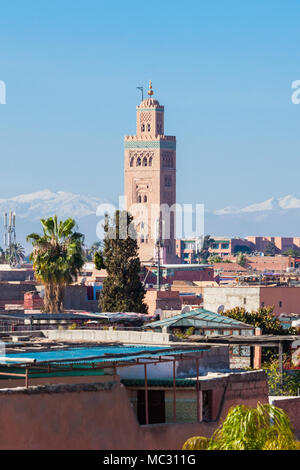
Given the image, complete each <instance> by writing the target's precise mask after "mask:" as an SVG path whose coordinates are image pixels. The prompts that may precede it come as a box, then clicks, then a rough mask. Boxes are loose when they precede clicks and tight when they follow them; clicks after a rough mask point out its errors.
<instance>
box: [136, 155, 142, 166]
mask: <svg viewBox="0 0 300 470" xmlns="http://www.w3.org/2000/svg"><path fill="white" fill-rule="evenodd" d="M141 164H142V160H141V157H138V158H137V160H136V166H141Z"/></svg>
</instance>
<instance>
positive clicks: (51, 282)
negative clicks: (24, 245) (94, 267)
mask: <svg viewBox="0 0 300 470" xmlns="http://www.w3.org/2000/svg"><path fill="white" fill-rule="evenodd" d="M41 224H42V227H43V234H42V235H39V234H37V233H31V234H30V235H28V237H27V241H30V242H31V243H32V245H33V251H32V253H31V255H30V260H31V261H32V262H33V267H34V270H35V276H36V278H37V279H39V280H40V281H41V282H42V283H43V284H44V286H45V296H44V310H45V312H49V313H59V312H62V310H63V308H62V303H63V294H64V289H65V287H66V286H67V285H68V284H71V283H72V282H73V281H75V280H76V279H77V276H78V274H79V272H80V269H81V268H82V266H83V264H84V255H83V249H82V246H83V241H84V236H83V235H82V234H81V233H79V232H77V231H75V230H74V228H75V225H76V223H75V220H74V219H71V218H69V219H67V220H65V221H60V222H58V220H57V217H56V215H55V216H54V217H49V218H48V219H41Z"/></svg>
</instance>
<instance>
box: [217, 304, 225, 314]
mask: <svg viewBox="0 0 300 470" xmlns="http://www.w3.org/2000/svg"><path fill="white" fill-rule="evenodd" d="M224 310H225V307H224V305H220V306H219V307H218V310H217V313H223V312H224Z"/></svg>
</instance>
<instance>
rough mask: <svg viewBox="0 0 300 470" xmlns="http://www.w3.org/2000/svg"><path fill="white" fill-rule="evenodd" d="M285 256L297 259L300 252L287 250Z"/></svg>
mask: <svg viewBox="0 0 300 470" xmlns="http://www.w3.org/2000/svg"><path fill="white" fill-rule="evenodd" d="M282 254H283V256H291V257H292V258H297V257H298V256H300V252H299V251H298V250H293V249H292V248H290V249H289V250H286V251H285V252H284V253H282Z"/></svg>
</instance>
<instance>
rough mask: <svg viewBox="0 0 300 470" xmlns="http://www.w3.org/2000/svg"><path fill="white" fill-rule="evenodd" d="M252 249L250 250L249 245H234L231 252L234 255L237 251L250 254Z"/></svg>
mask: <svg viewBox="0 0 300 470" xmlns="http://www.w3.org/2000/svg"><path fill="white" fill-rule="evenodd" d="M252 252H253V250H251V248H249V246H246V245H236V246H235V247H234V250H233V253H234V254H235V255H236V254H237V253H245V254H248V255H249V254H250V253H252Z"/></svg>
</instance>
